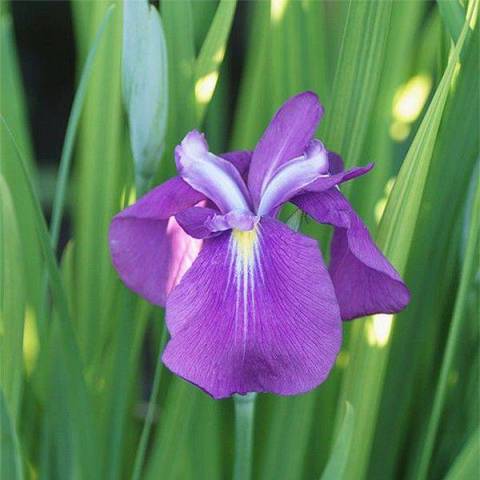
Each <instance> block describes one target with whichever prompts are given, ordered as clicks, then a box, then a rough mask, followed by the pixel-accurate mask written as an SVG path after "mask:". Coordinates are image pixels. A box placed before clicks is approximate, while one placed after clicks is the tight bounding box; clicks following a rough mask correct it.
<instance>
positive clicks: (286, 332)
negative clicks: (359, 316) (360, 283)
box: [163, 218, 341, 398]
mask: <svg viewBox="0 0 480 480" xmlns="http://www.w3.org/2000/svg"><path fill="white" fill-rule="evenodd" d="M166 321H167V326H168V328H169V330H170V333H171V335H172V339H171V340H170V342H169V344H168V345H167V348H166V350H165V352H164V354H163V361H164V362H165V364H166V365H167V367H168V368H169V369H170V370H172V371H173V372H174V373H176V374H177V375H180V376H181V377H183V378H185V379H186V380H188V381H190V382H192V383H194V384H196V385H198V386H199V387H201V388H202V389H204V390H205V391H207V392H208V393H210V394H211V395H212V396H213V397H215V398H222V397H228V396H230V395H232V394H234V393H240V394H244V393H247V392H273V393H277V394H281V395H294V394H298V393H302V392H306V391H308V390H310V389H312V388H314V387H315V386H317V385H318V384H320V383H321V382H323V381H324V380H325V379H326V377H327V376H328V373H329V372H330V370H331V368H332V366H333V364H334V362H335V358H336V356H337V353H338V351H339V349H340V344H341V321H340V313H339V310H338V305H337V301H336V298H335V293H334V290H333V286H332V283H331V280H330V277H329V275H328V272H327V270H326V268H325V265H324V263H323V260H322V256H321V253H320V250H319V249H318V246H317V243H316V242H315V241H314V240H312V239H310V238H307V237H305V236H303V235H300V234H298V233H296V232H293V231H292V230H290V229H289V228H288V227H286V226H285V225H283V224H281V223H279V222H277V221H276V220H274V219H272V218H262V219H261V221H260V223H259V224H258V225H257V227H256V229H255V230H252V231H250V232H236V231H234V232H233V233H230V232H225V233H223V234H221V235H219V236H218V237H215V238H213V239H210V240H206V241H205V244H204V247H203V249H202V251H201V252H200V255H199V256H198V258H197V260H196V261H195V263H194V264H193V265H192V267H191V268H190V270H189V271H188V272H187V274H186V275H185V276H184V278H183V280H182V282H181V283H180V284H179V285H178V286H177V287H176V288H175V289H174V290H173V291H172V293H171V294H170V296H169V298H168V302H167V313H166Z"/></svg>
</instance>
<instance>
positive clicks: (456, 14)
mask: <svg viewBox="0 0 480 480" xmlns="http://www.w3.org/2000/svg"><path fill="white" fill-rule="evenodd" d="M437 4H438V9H439V10H440V15H441V16H442V19H443V21H444V22H445V24H446V25H447V28H448V31H449V32H450V36H451V37H452V40H453V41H454V42H456V41H457V40H458V37H459V36H460V33H461V31H462V27H463V24H464V23H465V10H464V9H463V7H462V5H461V4H460V2H459V1H458V0H437Z"/></svg>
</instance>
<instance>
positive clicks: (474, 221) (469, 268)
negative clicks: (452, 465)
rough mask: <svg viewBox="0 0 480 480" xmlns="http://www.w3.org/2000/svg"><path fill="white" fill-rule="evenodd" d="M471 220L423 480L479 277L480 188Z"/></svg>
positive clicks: (425, 450) (422, 460)
mask: <svg viewBox="0 0 480 480" xmlns="http://www.w3.org/2000/svg"><path fill="white" fill-rule="evenodd" d="M471 215H472V216H471V220H470V228H469V234H468V241H467V249H466V253H465V260H464V263H463V268H462V274H461V278H460V286H459V290H458V295H457V299H456V302H455V310H454V313H453V318H452V323H451V325H450V331H449V333H448V340H447V345H446V347H445V355H444V358H443V362H442V368H441V370H440V376H439V380H438V384H437V388H436V394H435V400H434V403H433V407H432V414H431V416H430V420H429V422H428V428H427V435H426V439H425V443H424V447H423V450H422V455H421V457H420V461H419V463H418V468H417V471H416V473H415V474H414V477H415V478H417V479H419V480H422V479H424V478H426V477H427V473H428V466H429V463H430V459H431V457H432V453H433V447H434V445H435V436H436V434H437V431H438V428H439V423H440V416H441V413H442V409H443V405H444V403H445V396H446V391H447V381H448V374H449V372H450V370H451V367H452V363H453V357H454V354H455V350H456V348H457V345H458V344H459V342H458V335H459V331H460V327H461V324H462V320H464V317H465V310H466V304H467V293H468V290H469V287H470V283H471V281H472V278H473V276H474V275H475V274H477V273H478V265H477V260H478V259H477V255H476V254H477V252H478V247H479V240H480V186H479V185H477V191H476V193H475V199H474V204H473V208H472V214H471Z"/></svg>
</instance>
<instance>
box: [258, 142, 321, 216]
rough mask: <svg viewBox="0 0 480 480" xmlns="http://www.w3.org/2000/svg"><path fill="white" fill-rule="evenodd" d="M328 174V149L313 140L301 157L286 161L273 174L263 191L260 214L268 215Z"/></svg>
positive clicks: (259, 207) (259, 208)
mask: <svg viewBox="0 0 480 480" xmlns="http://www.w3.org/2000/svg"><path fill="white" fill-rule="evenodd" d="M327 174H328V156H327V151H326V150H325V147H324V146H323V144H322V142H320V141H319V140H312V141H311V142H310V144H309V146H308V147H307V149H306V151H305V153H304V154H303V155H302V156H301V157H298V158H294V159H293V160H290V161H288V162H287V163H284V164H283V165H282V166H281V167H280V168H278V169H277V170H276V171H275V173H274V174H273V175H272V178H271V180H270V181H269V182H268V184H267V186H266V187H265V189H264V191H263V193H262V198H261V199H260V204H259V206H258V210H257V213H258V215H268V214H269V213H270V212H272V211H274V210H275V209H276V208H277V207H279V206H280V205H281V204H282V203H285V202H286V201H288V200H289V199H290V198H292V197H293V196H294V195H295V194H297V193H299V192H300V191H302V190H304V189H305V188H306V187H307V186H308V185H309V184H310V183H312V182H314V181H315V180H317V179H318V178H320V177H321V176H323V175H327Z"/></svg>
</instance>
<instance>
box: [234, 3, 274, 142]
mask: <svg viewBox="0 0 480 480" xmlns="http://www.w3.org/2000/svg"><path fill="white" fill-rule="evenodd" d="M248 7H249V10H248V12H247V13H248V15H249V17H248V22H247V23H248V25H249V30H248V32H249V41H248V44H247V51H246V60H245V66H244V70H243V75H242V80H241V83H240V91H239V101H238V106H237V108H236V110H235V116H234V128H233V133H232V141H231V148H232V149H233V150H251V149H253V148H254V146H255V144H256V142H257V141H258V139H259V138H260V135H261V133H262V130H263V129H264V128H265V127H266V126H267V124H268V121H269V119H270V116H271V114H272V113H273V111H274V110H275V106H274V105H272V92H271V89H269V88H268V86H267V82H266V81H265V79H266V78H269V77H270V75H271V69H270V64H269V53H270V49H271V40H270V4H269V2H249V3H248Z"/></svg>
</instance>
